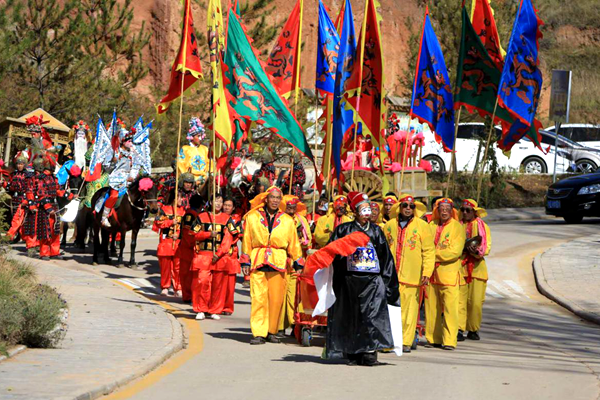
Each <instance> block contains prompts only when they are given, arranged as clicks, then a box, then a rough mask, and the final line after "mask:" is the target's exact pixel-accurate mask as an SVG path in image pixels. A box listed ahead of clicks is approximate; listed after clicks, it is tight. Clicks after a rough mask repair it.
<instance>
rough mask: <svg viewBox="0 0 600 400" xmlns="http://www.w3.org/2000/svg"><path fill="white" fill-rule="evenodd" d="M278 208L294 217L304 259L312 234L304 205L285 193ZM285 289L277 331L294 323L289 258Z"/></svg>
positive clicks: (293, 283)
mask: <svg viewBox="0 0 600 400" xmlns="http://www.w3.org/2000/svg"><path fill="white" fill-rule="evenodd" d="M279 208H280V210H281V211H283V212H285V213H286V214H287V215H289V216H290V217H292V218H294V221H295V223H296V233H297V234H298V240H299V242H300V248H301V249H302V257H303V258H305V259H306V253H307V251H308V249H310V248H311V244H312V235H311V234H310V225H309V224H308V220H307V219H306V217H305V216H306V205H305V204H304V203H302V202H301V201H300V199H299V198H298V197H296V196H294V195H287V194H286V195H285V196H283V200H282V201H281V205H280V207H279ZM285 281H286V291H285V295H284V300H283V307H281V315H280V316H279V331H280V332H281V331H285V330H286V329H287V328H289V327H290V326H291V325H293V324H294V303H295V301H296V284H297V281H298V278H297V276H296V274H295V273H294V270H293V268H292V262H291V259H288V270H287V273H286V275H285Z"/></svg>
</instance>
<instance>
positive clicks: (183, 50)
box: [157, 0, 202, 114]
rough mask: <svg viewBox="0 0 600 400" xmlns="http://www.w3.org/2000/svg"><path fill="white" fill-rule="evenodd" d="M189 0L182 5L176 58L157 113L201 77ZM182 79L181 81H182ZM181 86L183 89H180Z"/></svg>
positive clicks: (166, 107) (164, 109) (165, 109)
mask: <svg viewBox="0 0 600 400" xmlns="http://www.w3.org/2000/svg"><path fill="white" fill-rule="evenodd" d="M190 1H191V0H185V2H184V6H183V32H182V35H181V44H180V45H179V52H178V53H177V58H176V59H175V62H174V63H173V68H172V69H171V79H170V81H169V91H168V92H167V95H166V96H165V97H163V99H162V100H161V101H160V104H159V105H158V106H157V111H158V113H159V114H162V113H164V112H165V111H167V109H168V108H169V106H170V105H171V102H173V101H174V100H176V99H177V98H179V96H181V94H182V92H185V91H186V90H187V89H189V88H190V87H191V86H192V85H193V84H194V83H196V81H197V80H198V79H201V78H202V66H201V65H200V57H199V55H198V43H197V41H196V35H195V33H194V20H193V17H192V10H191V7H190ZM182 79H183V82H182ZM182 88H183V90H182Z"/></svg>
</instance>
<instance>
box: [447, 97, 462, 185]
mask: <svg viewBox="0 0 600 400" xmlns="http://www.w3.org/2000/svg"><path fill="white" fill-rule="evenodd" d="M461 111H462V107H460V108H459V109H458V115H457V117H456V122H455V123H454V141H453V142H452V159H451V161H450V168H448V181H447V183H446V195H445V196H444V197H448V196H449V195H450V185H452V183H453V182H452V175H453V174H454V164H455V163H456V137H457V136H458V124H459V123H460V114H461Z"/></svg>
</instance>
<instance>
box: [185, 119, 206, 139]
mask: <svg viewBox="0 0 600 400" xmlns="http://www.w3.org/2000/svg"><path fill="white" fill-rule="evenodd" d="M196 135H200V140H204V138H205V137H206V129H205V128H204V124H203V123H202V121H200V118H198V117H192V119H190V129H188V134H187V140H192V138H193V137H194V136H196Z"/></svg>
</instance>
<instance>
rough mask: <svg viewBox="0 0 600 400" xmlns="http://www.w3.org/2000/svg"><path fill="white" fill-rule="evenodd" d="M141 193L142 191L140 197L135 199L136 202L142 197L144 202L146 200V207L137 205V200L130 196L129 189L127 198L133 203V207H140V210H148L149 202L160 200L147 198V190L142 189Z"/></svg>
mask: <svg viewBox="0 0 600 400" xmlns="http://www.w3.org/2000/svg"><path fill="white" fill-rule="evenodd" d="M140 193H141V196H140V198H138V199H137V200H135V202H137V201H138V200H139V199H142V200H143V202H144V207H139V206H136V205H135V204H134V203H135V202H133V201H131V196H129V190H128V191H127V200H128V201H129V204H130V205H131V207H133V208H135V209H138V210H140V211H146V210H147V209H148V203H153V202H154V203H156V202H157V201H158V200H157V199H147V198H146V192H143V191H141V190H140Z"/></svg>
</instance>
